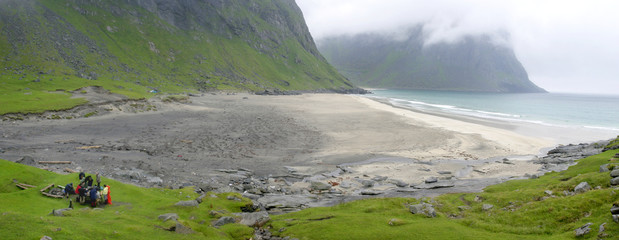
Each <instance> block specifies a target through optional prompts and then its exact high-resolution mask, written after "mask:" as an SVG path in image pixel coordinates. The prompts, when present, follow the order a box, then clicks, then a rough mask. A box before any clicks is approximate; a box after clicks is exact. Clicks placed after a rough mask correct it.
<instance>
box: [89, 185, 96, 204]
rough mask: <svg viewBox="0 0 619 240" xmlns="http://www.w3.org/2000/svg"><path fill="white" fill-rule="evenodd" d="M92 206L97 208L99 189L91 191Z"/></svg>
mask: <svg viewBox="0 0 619 240" xmlns="http://www.w3.org/2000/svg"><path fill="white" fill-rule="evenodd" d="M90 206H92V207H97V188H92V189H90Z"/></svg>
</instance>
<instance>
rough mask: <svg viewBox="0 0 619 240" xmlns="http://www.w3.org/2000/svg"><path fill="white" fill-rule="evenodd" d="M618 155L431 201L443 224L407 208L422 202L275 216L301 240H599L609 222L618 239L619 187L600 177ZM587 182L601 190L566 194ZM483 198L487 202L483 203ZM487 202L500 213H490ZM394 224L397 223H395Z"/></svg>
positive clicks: (367, 203)
mask: <svg viewBox="0 0 619 240" xmlns="http://www.w3.org/2000/svg"><path fill="white" fill-rule="evenodd" d="M617 152H619V150H614V151H607V152H604V153H601V154H599V155H595V156H591V157H588V158H585V159H582V160H579V161H578V164H577V165H574V166H572V167H570V168H569V169H568V170H566V171H563V172H552V173H548V174H546V175H544V176H542V177H540V178H539V179H528V180H513V181H508V182H505V183H502V184H498V185H493V186H489V187H487V188H486V189H485V190H484V191H483V192H482V193H467V194H446V195H442V196H439V197H437V198H434V199H432V200H428V199H426V201H430V202H431V203H432V204H433V205H434V206H435V207H436V209H437V211H438V213H439V216H438V217H437V218H426V217H423V216H418V215H413V214H411V213H410V212H409V211H408V209H407V207H406V206H407V205H408V204H409V203H417V202H418V200H416V199H406V198H385V199H368V200H361V201H355V202H350V203H346V204H342V205H338V206H334V207H327V208H311V209H306V210H302V211H300V212H296V213H291V214H286V215H280V216H274V217H272V219H273V220H272V222H271V226H272V228H273V229H274V230H279V229H283V232H282V235H285V236H288V235H290V236H293V237H297V238H300V239H572V238H575V237H574V229H576V228H578V227H580V226H582V225H584V224H586V223H588V222H591V223H593V225H592V226H591V228H592V231H591V233H589V234H587V235H585V236H584V238H583V239H597V238H598V237H597V235H598V233H597V231H598V228H599V226H600V225H601V224H602V223H607V224H606V226H605V228H606V231H605V233H606V234H607V236H606V237H605V238H603V239H617V238H619V224H616V223H614V222H613V220H612V218H611V215H610V212H609V209H610V207H611V206H612V204H613V203H616V202H618V201H619V189H617V188H613V187H611V186H610V183H609V181H610V176H609V174H608V172H605V173H599V172H598V171H599V166H600V165H602V164H605V163H608V159H609V158H610V157H611V156H613V155H614V154H615V153H617ZM583 181H586V182H588V183H589V184H590V185H591V186H592V187H593V188H594V189H593V190H591V191H588V192H586V193H583V194H576V195H574V196H565V195H564V194H563V191H564V190H567V191H573V189H574V187H575V186H576V185H578V184H579V183H580V182H583ZM598 186H599V189H595V188H596V187H598ZM546 190H551V191H553V195H554V197H550V198H545V196H547V194H546V193H544V191H546ZM476 196H480V197H481V198H482V199H483V201H481V202H476V201H475V198H476ZM483 204H492V205H494V208H492V209H491V210H489V211H483V210H482V205H483ZM459 206H468V207H470V209H465V210H460V209H459V208H458V207H459ZM392 219H394V221H392V223H393V222H395V223H396V224H392V225H390V224H389V222H390V221H391V220H392Z"/></svg>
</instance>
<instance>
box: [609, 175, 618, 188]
mask: <svg viewBox="0 0 619 240" xmlns="http://www.w3.org/2000/svg"><path fill="white" fill-rule="evenodd" d="M610 185H613V186H615V185H619V177H616V178H613V179H611V180H610Z"/></svg>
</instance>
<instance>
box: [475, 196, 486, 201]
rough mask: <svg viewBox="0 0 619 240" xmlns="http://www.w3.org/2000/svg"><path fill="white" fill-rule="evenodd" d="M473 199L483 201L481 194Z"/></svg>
mask: <svg viewBox="0 0 619 240" xmlns="http://www.w3.org/2000/svg"><path fill="white" fill-rule="evenodd" d="M473 201H475V202H482V201H484V197H482V196H475V199H473Z"/></svg>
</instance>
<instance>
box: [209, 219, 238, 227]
mask: <svg viewBox="0 0 619 240" xmlns="http://www.w3.org/2000/svg"><path fill="white" fill-rule="evenodd" d="M235 222H236V219H234V218H233V217H220V218H219V219H217V220H216V221H215V222H213V227H216V228H219V227H221V226H223V225H226V224H230V223H235Z"/></svg>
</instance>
